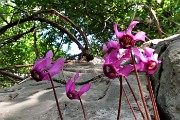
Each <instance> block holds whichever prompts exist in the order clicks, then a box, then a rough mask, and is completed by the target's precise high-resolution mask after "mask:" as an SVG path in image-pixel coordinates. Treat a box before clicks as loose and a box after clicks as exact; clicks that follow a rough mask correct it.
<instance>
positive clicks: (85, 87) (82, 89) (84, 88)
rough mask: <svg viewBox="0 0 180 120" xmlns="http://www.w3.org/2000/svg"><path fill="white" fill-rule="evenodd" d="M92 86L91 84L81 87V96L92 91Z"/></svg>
mask: <svg viewBox="0 0 180 120" xmlns="http://www.w3.org/2000/svg"><path fill="white" fill-rule="evenodd" d="M90 87H91V85H90V84H85V85H83V86H82V87H81V89H80V91H79V92H78V93H79V96H81V95H82V94H84V93H85V92H87V91H88V90H89V89H90Z"/></svg>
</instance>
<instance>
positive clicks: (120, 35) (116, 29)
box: [114, 24, 125, 39]
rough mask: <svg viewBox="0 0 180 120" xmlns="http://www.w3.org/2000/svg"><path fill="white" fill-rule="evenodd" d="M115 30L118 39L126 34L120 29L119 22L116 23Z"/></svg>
mask: <svg viewBox="0 0 180 120" xmlns="http://www.w3.org/2000/svg"><path fill="white" fill-rule="evenodd" d="M114 31H115V34H116V36H117V38H118V39H121V38H122V36H123V35H124V34H125V31H121V32H119V31H118V24H114Z"/></svg>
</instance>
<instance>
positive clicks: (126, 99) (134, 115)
mask: <svg viewBox="0 0 180 120" xmlns="http://www.w3.org/2000/svg"><path fill="white" fill-rule="evenodd" d="M122 89H123V92H124V95H125V97H126V100H127V102H128V104H129V107H130V109H131V111H132V113H133V116H134V118H135V120H137V117H136V114H135V113H134V110H133V108H132V105H131V103H130V101H129V98H128V97H127V94H126V91H125V90H124V88H123V87H122Z"/></svg>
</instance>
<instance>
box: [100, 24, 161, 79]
mask: <svg viewBox="0 0 180 120" xmlns="http://www.w3.org/2000/svg"><path fill="white" fill-rule="evenodd" d="M137 23H139V22H138V21H133V22H131V23H130V25H129V26H128V28H127V30H126V31H121V32H119V31H118V25H117V24H115V25H114V31H115V34H116V37H117V39H118V41H115V40H110V41H109V42H108V44H107V45H106V44H104V45H103V50H104V51H105V52H106V55H105V57H104V60H105V62H104V64H103V71H104V74H105V76H106V77H108V78H110V79H114V78H116V77H117V76H123V77H126V78H127V77H128V75H129V73H130V72H132V71H133V70H134V67H133V65H132V64H128V65H123V63H124V61H128V60H130V59H131V57H132V55H134V56H135V60H136V66H137V70H139V71H146V72H148V73H149V74H153V73H154V72H155V70H156V68H157V66H158V63H160V61H159V60H158V54H156V53H155V54H154V53H153V52H154V49H152V48H145V49H144V50H143V51H142V50H141V51H140V50H139V49H138V48H135V43H136V42H137V41H145V37H146V36H145V32H142V31H140V32H137V33H136V34H135V35H133V34H132V29H133V27H134V26H135V25H136V24H137Z"/></svg>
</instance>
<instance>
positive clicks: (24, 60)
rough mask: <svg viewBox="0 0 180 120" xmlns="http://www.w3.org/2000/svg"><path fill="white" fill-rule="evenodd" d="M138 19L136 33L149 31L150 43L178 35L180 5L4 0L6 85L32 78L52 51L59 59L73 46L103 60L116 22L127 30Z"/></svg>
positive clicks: (1, 32) (0, 75)
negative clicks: (104, 47)
mask: <svg viewBox="0 0 180 120" xmlns="http://www.w3.org/2000/svg"><path fill="white" fill-rule="evenodd" d="M132 20H138V21H139V22H140V23H139V24H138V25H137V26H136V27H135V28H134V29H133V32H137V31H140V30H142V31H144V32H146V35H147V40H151V39H155V38H165V37H168V36H171V35H173V34H177V33H179V32H180V30H179V28H180V1H179V0H1V1H0V48H1V49H0V56H1V57H0V87H9V86H12V85H14V84H17V83H19V82H20V81H22V80H23V79H25V78H27V77H28V76H29V70H30V69H32V64H33V63H34V61H36V60H37V59H38V58H40V57H43V55H44V54H45V53H46V52H47V51H48V50H50V49H51V50H53V53H54V54H55V55H54V58H53V59H56V58H59V57H65V58H69V59H72V58H73V57H75V56H76V55H74V56H73V57H72V56H71V54H69V53H68V50H70V48H71V44H72V43H75V44H77V45H78V47H79V49H80V50H81V51H82V52H81V53H80V54H78V55H79V56H83V55H84V56H86V57H87V60H91V59H92V56H91V55H93V56H103V54H104V53H103V51H102V45H103V44H104V43H106V42H108V41H109V40H110V39H112V38H113V36H114V31H113V25H114V23H118V24H119V30H124V29H126V27H127V26H128V25H129V23H130V22H131V21H132ZM64 45H67V46H68V49H66V50H63V49H62V48H63V46H64ZM72 49H73V48H72ZM73 54H76V53H73ZM88 56H90V57H88Z"/></svg>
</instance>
